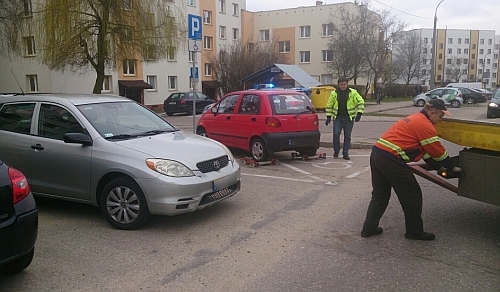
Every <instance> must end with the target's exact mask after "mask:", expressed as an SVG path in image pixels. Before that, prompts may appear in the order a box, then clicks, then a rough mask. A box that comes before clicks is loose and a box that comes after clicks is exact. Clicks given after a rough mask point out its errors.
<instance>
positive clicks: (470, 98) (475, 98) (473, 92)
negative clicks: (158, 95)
mask: <svg viewBox="0 0 500 292" xmlns="http://www.w3.org/2000/svg"><path fill="white" fill-rule="evenodd" d="M447 88H458V90H460V92H461V93H462V99H463V100H464V103H465V104H475V103H483V102H486V101H487V100H488V99H487V98H486V93H484V92H480V91H478V90H477V89H474V88H466V87H447Z"/></svg>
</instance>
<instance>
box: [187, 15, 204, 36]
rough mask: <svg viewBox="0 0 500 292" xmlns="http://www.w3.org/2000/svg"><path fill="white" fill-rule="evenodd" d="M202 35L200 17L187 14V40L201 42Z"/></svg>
mask: <svg viewBox="0 0 500 292" xmlns="http://www.w3.org/2000/svg"><path fill="white" fill-rule="evenodd" d="M202 35H203V34H202V22H201V16H199V15H194V14H188V38H189V39H192V40H201V37H202Z"/></svg>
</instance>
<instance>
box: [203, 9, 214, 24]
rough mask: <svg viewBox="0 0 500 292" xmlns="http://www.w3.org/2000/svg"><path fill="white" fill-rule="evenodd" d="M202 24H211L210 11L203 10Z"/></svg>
mask: <svg viewBox="0 0 500 292" xmlns="http://www.w3.org/2000/svg"><path fill="white" fill-rule="evenodd" d="M203 23H204V24H212V11H208V10H203Z"/></svg>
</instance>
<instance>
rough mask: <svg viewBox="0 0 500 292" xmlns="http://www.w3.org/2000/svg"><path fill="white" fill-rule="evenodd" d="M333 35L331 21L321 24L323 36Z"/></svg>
mask: <svg viewBox="0 0 500 292" xmlns="http://www.w3.org/2000/svg"><path fill="white" fill-rule="evenodd" d="M332 35H333V23H331V22H330V23H327V24H323V36H332Z"/></svg>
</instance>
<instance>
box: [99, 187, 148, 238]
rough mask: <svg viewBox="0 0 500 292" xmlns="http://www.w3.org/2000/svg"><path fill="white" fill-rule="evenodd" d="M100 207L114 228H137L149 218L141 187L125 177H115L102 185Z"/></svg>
mask: <svg viewBox="0 0 500 292" xmlns="http://www.w3.org/2000/svg"><path fill="white" fill-rule="evenodd" d="M100 207H101V212H102V213H103V215H104V217H105V218H106V220H108V222H109V223H110V224H111V225H112V226H113V227H115V228H116V229H128V230H132V229H137V228H139V227H141V226H143V225H144V224H145V223H146V222H147V221H148V220H149V219H150V218H151V214H149V210H148V205H147V203H146V199H145V198H144V194H143V192H142V190H141V188H140V187H139V186H138V185H137V184H136V183H135V182H134V181H133V180H131V179H129V178H125V177H120V178H116V179H114V180H112V181H110V182H109V183H108V184H107V185H106V186H105V187H104V189H103V191H102V194H101V200H100Z"/></svg>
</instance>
